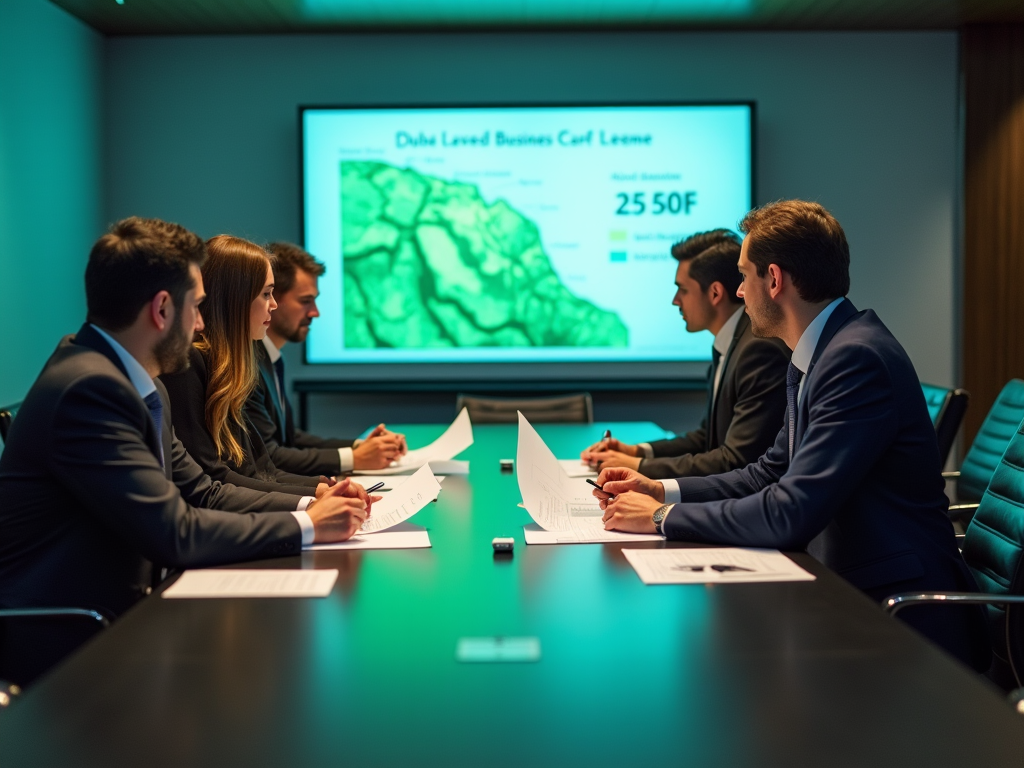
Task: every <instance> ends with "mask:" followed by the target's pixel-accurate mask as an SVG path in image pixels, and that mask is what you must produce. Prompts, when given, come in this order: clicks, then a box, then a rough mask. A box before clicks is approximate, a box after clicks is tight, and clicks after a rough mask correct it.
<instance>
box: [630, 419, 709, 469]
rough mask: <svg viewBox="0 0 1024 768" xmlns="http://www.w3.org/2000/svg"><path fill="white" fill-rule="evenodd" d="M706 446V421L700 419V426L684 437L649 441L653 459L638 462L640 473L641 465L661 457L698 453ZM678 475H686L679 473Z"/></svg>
mask: <svg viewBox="0 0 1024 768" xmlns="http://www.w3.org/2000/svg"><path fill="white" fill-rule="evenodd" d="M707 444H708V425H707V419H702V420H701V422H700V426H699V427H697V428H696V429H691V430H690V431H689V432H687V433H686V434H685V435H682V436H681V437H673V438H670V439H668V440H653V441H651V444H650V445H651V450H652V451H654V459H644V460H643V461H641V462H640V465H641V466H640V471H641V472H643V464H644V463H645V462H649V461H654V460H656V459H660V458H663V457H673V456H682V455H684V454H687V453H700V452H701V451H703V450H704V448H705V446H707ZM678 474H686V473H685V472H681V473H678ZM666 477H675V475H666Z"/></svg>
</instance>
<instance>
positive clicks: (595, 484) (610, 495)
mask: <svg viewBox="0 0 1024 768" xmlns="http://www.w3.org/2000/svg"><path fill="white" fill-rule="evenodd" d="M587 482H588V483H590V484H591V485H592V486H594V487H595V488H597V490H599V491H601V492H602V493H608V492H607V491H606V490H605V489H604V488H602V487H601V486H600V485H598V484H597V483H595V482H594V481H593V480H591V479H590V478H589V477H588V478H587ZM608 498H609V499H614V498H615V494H614V493H608Z"/></svg>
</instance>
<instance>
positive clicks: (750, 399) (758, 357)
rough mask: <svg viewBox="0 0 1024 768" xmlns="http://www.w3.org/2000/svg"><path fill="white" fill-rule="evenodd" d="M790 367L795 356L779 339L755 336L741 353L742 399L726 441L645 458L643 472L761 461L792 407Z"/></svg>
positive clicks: (696, 472) (672, 473) (706, 470)
mask: <svg viewBox="0 0 1024 768" xmlns="http://www.w3.org/2000/svg"><path fill="white" fill-rule="evenodd" d="M788 367H789V360H788V359H787V358H786V355H785V353H784V352H783V351H782V349H781V348H780V347H779V346H777V345H776V344H775V343H773V342H772V341H769V340H768V339H754V340H752V341H750V342H749V343H748V344H747V345H746V346H745V348H744V349H743V352H742V354H741V355H739V356H738V357H737V359H736V368H735V374H734V375H735V379H734V380H735V381H736V399H735V403H734V406H733V412H732V418H731V419H730V421H729V429H728V430H727V431H726V433H725V438H724V439H723V440H722V443H721V445H719V446H718V447H717V448H714V449H713V450H710V451H704V445H701V446H700V448H699V449H697V450H695V451H692V452H689V455H678V454H676V455H675V456H674V457H671V458H655V459H646V460H644V461H642V462H640V472H641V473H642V474H646V475H648V476H649V477H706V476H707V475H718V474H721V473H723V472H728V471H730V470H733V469H737V468H739V467H745V466H746V465H747V464H750V463H752V462H754V461H757V458H758V456H760V455H761V454H762V453H763V452H764V450H765V448H766V446H769V445H771V441H772V438H773V436H774V435H775V434H776V433H777V432H778V429H779V426H780V416H781V414H782V413H783V412H784V411H785V409H786V369H787V368H788ZM730 375H733V373H732V372H730ZM702 434H703V433H702ZM667 442H668V441H667ZM652 447H653V444H652ZM658 455H659V454H657V453H655V456H658Z"/></svg>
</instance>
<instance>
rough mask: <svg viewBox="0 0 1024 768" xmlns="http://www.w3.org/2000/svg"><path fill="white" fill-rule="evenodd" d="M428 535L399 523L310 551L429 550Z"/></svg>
mask: <svg viewBox="0 0 1024 768" xmlns="http://www.w3.org/2000/svg"><path fill="white" fill-rule="evenodd" d="M429 548H430V535H429V534H428V533H427V529H426V528H423V527H421V526H419V525H413V524H412V523H399V524H398V525H396V526H394V527H392V528H388V529H387V530H386V531H379V532H378V533H357V534H356V535H355V536H353V537H352V538H351V539H349V540H348V541H336V542H333V543H331V544H314V545H313V546H312V547H310V549H312V550H315V551H317V552H319V551H322V550H336V549H429Z"/></svg>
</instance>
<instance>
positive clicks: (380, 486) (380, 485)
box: [366, 480, 384, 493]
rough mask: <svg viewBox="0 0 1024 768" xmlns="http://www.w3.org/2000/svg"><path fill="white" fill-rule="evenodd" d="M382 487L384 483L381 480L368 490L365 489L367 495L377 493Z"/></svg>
mask: <svg viewBox="0 0 1024 768" xmlns="http://www.w3.org/2000/svg"><path fill="white" fill-rule="evenodd" d="M383 487H384V481H383V480H381V481H380V482H379V483H374V484H373V485H371V486H370V487H369V488H367V489H366V492H367V493H373V492H374V491H379V490H380V489H381V488H383Z"/></svg>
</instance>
